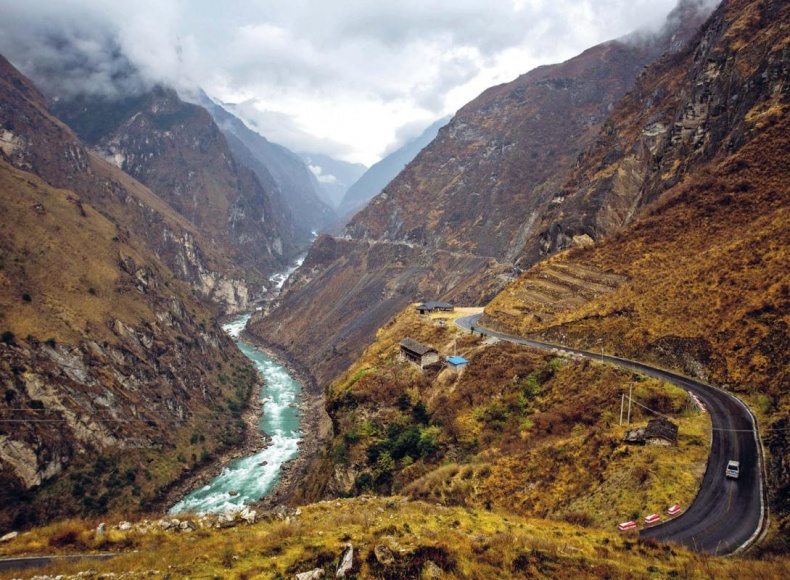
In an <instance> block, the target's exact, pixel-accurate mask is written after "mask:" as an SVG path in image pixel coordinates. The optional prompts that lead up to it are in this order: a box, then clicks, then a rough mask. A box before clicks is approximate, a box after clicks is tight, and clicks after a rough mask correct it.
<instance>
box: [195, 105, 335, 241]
mask: <svg viewBox="0 0 790 580" xmlns="http://www.w3.org/2000/svg"><path fill="white" fill-rule="evenodd" d="M201 104H202V105H203V106H204V107H206V109H207V110H208V111H209V112H210V113H211V115H212V116H213V117H214V119H215V120H216V122H217V124H218V125H219V127H220V129H221V130H222V132H223V133H224V134H225V136H226V137H227V139H228V142H229V144H230V146H231V149H232V151H233V154H234V155H235V156H236V157H237V158H238V159H240V160H242V162H243V163H245V164H246V165H247V166H248V167H250V168H252V169H253V170H254V171H255V173H256V174H257V175H258V177H259V179H260V180H261V181H262V182H263V183H267V182H268V181H269V180H271V181H272V183H273V185H274V189H273V190H272V191H273V193H272V196H273V197H277V198H278V199H279V202H280V204H282V206H283V207H285V208H287V211H288V212H289V213H290V216H291V219H292V220H293V223H294V227H295V232H296V236H297V238H298V239H299V240H300V241H302V242H309V241H312V239H313V237H314V236H313V232H314V231H316V232H318V231H321V230H322V229H323V228H324V227H326V226H327V225H329V224H330V223H331V222H332V220H333V219H334V218H335V212H334V210H333V209H332V208H331V207H330V206H329V205H327V204H326V203H324V202H323V201H322V200H321V196H320V193H319V190H320V186H319V184H318V181H317V179H316V177H315V176H314V175H313V174H312V172H311V171H310V170H309V169H308V168H307V165H306V164H305V162H304V161H302V159H300V158H299V156H298V155H296V154H295V153H293V152H291V151H289V150H288V149H286V148H285V147H283V146H282V145H278V144H276V143H272V142H270V141H269V140H268V139H266V138H265V137H263V136H262V135H259V134H258V133H256V132H255V131H253V130H251V129H250V128H249V127H247V126H246V125H245V124H244V122H243V121H242V120H241V119H239V118H238V117H236V116H235V115H233V114H232V113H230V112H228V111H227V110H226V109H225V108H223V107H222V106H220V105H218V104H216V103H214V102H213V101H212V100H211V99H209V98H208V96H206V95H205V94H203V95H202V97H201Z"/></svg>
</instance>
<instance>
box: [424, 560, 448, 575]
mask: <svg viewBox="0 0 790 580" xmlns="http://www.w3.org/2000/svg"><path fill="white" fill-rule="evenodd" d="M443 576H444V570H442V569H441V568H439V566H437V565H436V564H434V563H433V562H431V561H430V560H428V561H427V562H426V563H425V567H424V568H423V574H422V577H423V578H441V577H443Z"/></svg>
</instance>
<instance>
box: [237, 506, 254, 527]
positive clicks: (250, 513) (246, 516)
mask: <svg viewBox="0 0 790 580" xmlns="http://www.w3.org/2000/svg"><path fill="white" fill-rule="evenodd" d="M257 515H258V513H257V512H256V511H255V510H254V509H251V508H250V507H249V506H244V509H243V510H241V513H240V514H239V517H240V518H241V519H243V520H244V521H245V522H247V523H248V524H254V523H255V518H256V516H257Z"/></svg>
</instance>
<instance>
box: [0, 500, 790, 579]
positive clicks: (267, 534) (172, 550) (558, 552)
mask: <svg viewBox="0 0 790 580" xmlns="http://www.w3.org/2000/svg"><path fill="white" fill-rule="evenodd" d="M190 519H191V520H193V521H196V518H190ZM196 523H197V522H196ZM97 525H98V521H76V520H75V521H69V522H62V523H60V524H55V525H52V526H48V527H46V528H41V529H37V530H35V531H33V532H31V533H30V534H27V535H24V536H20V537H18V538H16V539H14V540H13V541H11V542H8V543H5V544H0V556H9V555H13V556H19V555H25V554H30V553H36V554H40V553H50V554H53V553H57V554H73V553H76V552H84V551H88V550H91V551H117V552H120V554H119V555H118V556H117V557H116V558H114V559H112V560H109V561H104V562H101V561H90V562H81V563H73V564H59V565H58V566H56V567H55V568H56V569H51V570H49V573H50V574H55V573H58V574H64V575H66V577H67V578H70V577H72V576H73V575H76V574H77V573H79V572H84V571H87V570H92V571H93V574H94V575H96V576H98V577H102V575H105V576H104V577H107V578H109V577H111V576H109V574H122V573H125V575H124V577H127V578H143V577H145V578H151V577H153V578H162V577H163V578H234V579H253V578H260V579H263V578H266V579H270V580H271V579H286V578H287V579H289V580H290V579H291V578H293V577H294V576H295V575H296V574H297V573H301V572H307V571H310V570H314V569H316V568H321V569H322V570H324V571H325V573H326V574H325V577H327V578H329V577H334V576H335V571H336V570H337V567H338V563H339V561H340V558H341V556H342V554H343V553H344V552H345V550H346V549H347V546H348V545H349V544H351V545H352V546H353V548H354V556H353V568H352V570H351V573H349V574H348V575H347V576H346V577H347V578H360V579H361V578H381V579H387V580H394V579H403V580H405V579H412V578H439V577H440V578H446V579H448V580H452V579H460V578H465V579H476V580H488V579H491V578H534V577H551V578H656V577H661V578H663V577H680V578H782V577H787V576H788V574H790V566H789V565H788V562H787V561H786V560H781V559H774V560H762V561H756V560H750V559H746V558H743V557H731V558H710V557H706V556H704V555H699V554H693V553H691V552H689V551H687V550H685V549H683V548H676V547H673V546H664V545H659V544H656V543H655V542H652V541H639V540H637V539H636V538H634V537H630V536H625V537H623V536H619V535H617V534H615V533H612V532H603V531H594V530H590V529H582V528H579V527H576V526H573V525H570V524H566V523H558V522H553V521H547V520H539V519H525V518H523V517H521V516H518V515H506V514H502V513H495V512H489V511H483V510H474V509H463V508H447V507H442V506H437V505H435V504H432V503H425V502H420V501H416V502H415V501H408V500H406V499H404V498H401V497H393V498H370V497H362V498H356V499H350V500H340V501H332V502H322V503H319V504H313V505H309V506H303V507H302V508H300V510H299V512H298V515H297V513H296V512H291V514H290V515H289V516H287V519H286V518H278V517H276V516H271V515H270V516H269V517H267V518H265V520H264V521H262V522H260V523H256V524H254V525H251V526H247V525H241V526H239V527H235V528H232V529H226V530H217V529H212V528H203V527H199V524H198V527H197V529H196V530H195V531H192V532H186V533H184V532H178V531H172V530H170V531H164V530H161V529H160V528H159V526H156V525H151V524H150V523H148V524H146V523H142V522H141V523H139V524H136V525H134V526H132V527H131V529H130V530H128V531H121V530H119V529H117V526H109V525H108V530H107V533H106V534H105V535H104V536H103V537H99V536H98V535H97V534H96V532H95V531H94V530H95V527H96V526H97ZM377 552H378V553H379V558H377V556H376V553H377ZM46 572H47V571H46V570H40V571H36V573H39V574H41V573H46ZM28 575H32V573H31V572H28V573H25V574H23V573H20V572H6V573H0V578H6V579H8V578H18V577H20V576H28Z"/></svg>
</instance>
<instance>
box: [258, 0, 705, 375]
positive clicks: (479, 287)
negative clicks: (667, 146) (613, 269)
mask: <svg viewBox="0 0 790 580" xmlns="http://www.w3.org/2000/svg"><path fill="white" fill-rule="evenodd" d="M686 8H688V10H687V9H686ZM698 8H699V6H698V3H697V2H684V3H682V5H681V8H679V9H678V10H677V11H676V13H674V14H673V15H672V17H671V19H670V21H669V22H668V23H667V26H666V27H665V29H664V30H663V31H662V32H661V33H660V34H659V35H657V36H655V37H653V36H651V37H649V38H641V39H636V38H628V39H625V40H621V41H612V42H607V43H604V44H602V45H599V46H596V47H593V48H591V49H589V50H587V51H585V52H584V53H583V54H581V55H579V56H577V57H575V58H573V59H571V60H569V61H567V62H565V63H562V64H557V65H552V66H544V67H540V68H538V69H535V70H533V71H531V72H529V73H527V74H525V75H523V76H522V77H520V78H518V79H517V80H515V81H513V82H511V83H508V84H504V85H500V86H498V87H493V88H491V89H489V90H487V91H485V92H484V93H483V94H482V95H481V96H480V97H478V98H477V99H475V100H474V101H472V102H471V103H469V104H468V105H466V106H465V107H464V108H463V109H461V110H460V111H459V112H458V114H457V115H456V116H455V117H454V118H453V119H452V121H450V123H449V124H448V125H446V126H445V127H443V128H442V129H441V130H440V131H439V134H438V136H437V138H436V139H435V140H434V141H433V142H432V143H431V144H430V145H429V146H428V147H426V148H425V149H424V150H423V151H422V152H421V153H420V154H419V155H418V156H417V158H416V159H415V160H414V161H412V163H410V164H409V165H408V166H407V168H406V169H405V170H404V171H403V172H402V173H400V174H399V175H398V177H397V178H395V179H394V180H393V181H392V182H391V183H390V184H389V185H388V186H387V187H386V189H385V190H384V191H383V192H382V193H381V194H380V195H378V196H377V197H375V198H374V199H373V200H371V202H370V203H369V204H368V205H367V207H366V208H365V209H364V210H363V211H361V212H360V213H359V214H357V216H356V217H355V218H354V219H353V220H352V222H351V223H350V224H349V225H348V226H347V227H346V229H345V232H344V234H343V236H341V237H340V238H337V239H330V238H321V239H319V240H318V241H317V242H316V243H315V244H314V246H313V248H312V249H311V251H310V255H308V257H307V259H306V260H305V264H304V266H303V267H302V268H301V269H300V271H298V272H297V275H296V276H295V277H294V280H293V283H292V284H291V285H290V287H289V288H288V290H287V291H286V292H285V293H284V295H283V298H282V302H281V306H280V307H279V308H276V309H275V310H273V312H272V313H271V314H270V316H268V317H266V318H265V319H264V318H262V317H261V318H257V319H254V320H253V321H252V324H251V327H252V329H253V331H254V332H255V333H256V334H258V335H259V336H261V337H263V338H265V339H266V340H269V341H271V342H274V343H276V344H277V345H280V346H283V347H285V348H287V349H289V350H291V351H292V352H294V353H295V354H296V356H297V357H300V358H303V359H304V360H306V361H307V362H308V364H309V365H310V366H311V369H312V370H313V371H314V373H315V375H316V377H317V378H318V380H319V381H322V382H326V381H328V380H329V379H331V378H332V377H334V376H336V375H337V373H338V372H339V371H340V370H342V369H343V368H345V367H346V366H348V364H349V363H350V362H351V361H352V360H353V359H354V358H356V356H357V355H358V354H359V353H360V352H361V350H362V349H363V348H364V346H365V345H366V344H368V343H369V342H370V340H371V339H372V337H373V334H374V332H375V330H376V329H377V328H378V327H379V326H381V325H382V324H383V323H384V322H385V321H386V320H387V319H388V318H389V317H391V316H392V315H393V314H394V313H395V312H399V311H400V310H402V309H403V308H404V307H405V305H406V304H408V303H409V302H413V301H418V300H434V299H443V300H450V301H455V302H460V303H463V302H466V303H481V302H485V301H487V300H490V299H491V298H492V297H493V296H494V295H495V294H496V293H497V291H499V290H501V289H502V288H503V287H504V286H505V285H506V284H507V282H508V281H509V280H510V279H511V278H510V277H509V276H508V275H509V274H512V272H513V271H514V268H515V269H518V268H523V267H526V266H528V265H530V264H531V263H534V262H535V261H536V260H537V259H539V258H540V257H541V256H542V255H543V254H541V252H540V251H537V252H533V251H532V250H533V248H538V247H539V244H540V242H541V234H542V231H543V230H542V228H541V226H542V223H543V220H544V216H546V215H548V214H550V213H551V212H552V211H554V210H555V205H556V203H557V201H556V199H557V196H556V192H557V191H559V188H560V186H561V185H562V183H563V182H564V180H565V179H566V177H567V175H568V174H569V172H570V171H571V170H572V169H573V167H574V164H575V163H576V158H577V156H578V154H579V153H580V152H581V151H582V150H583V149H584V148H585V147H587V146H588V145H591V144H592V143H593V142H594V140H595V138H596V136H597V135H598V132H599V129H600V128H601V126H602V125H603V123H604V122H605V121H606V119H607V117H608V115H609V114H610V112H611V110H612V108H613V107H614V106H615V104H616V103H617V102H618V100H619V99H620V98H621V97H622V96H623V95H624V94H625V93H626V91H628V90H629V89H630V88H631V87H632V85H633V83H634V81H635V80H636V78H637V77H638V75H639V74H640V72H641V71H642V68H643V66H644V65H645V64H647V63H649V62H651V61H653V60H654V59H655V58H657V57H658V56H659V55H661V54H662V53H664V52H665V51H667V50H673V49H675V48H676V47H677V46H682V45H684V43H685V40H687V39H688V38H690V37H691V36H692V35H693V34H694V33H695V32H696V30H697V28H698V26H699V24H700V23H701V22H702V19H703V16H704V14H702V13H700V12H699V10H697V9H698ZM679 15H682V17H678V16H679ZM588 211H589V213H590V218H589V219H595V216H596V215H597V213H598V212H600V211H606V210H605V209H604V208H603V206H602V205H595V206H593V207H591V208H590V209H589V210H588ZM602 233H604V232H602V231H596V232H595V235H596V236H600V235H601V234H602ZM589 241H591V240H589V239H588V238H585V237H583V236H582V237H580V238H579V243H589ZM516 271H517V270H516ZM312 304H320V305H321V309H322V310H321V312H315V311H314V309H313V307H312Z"/></svg>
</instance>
